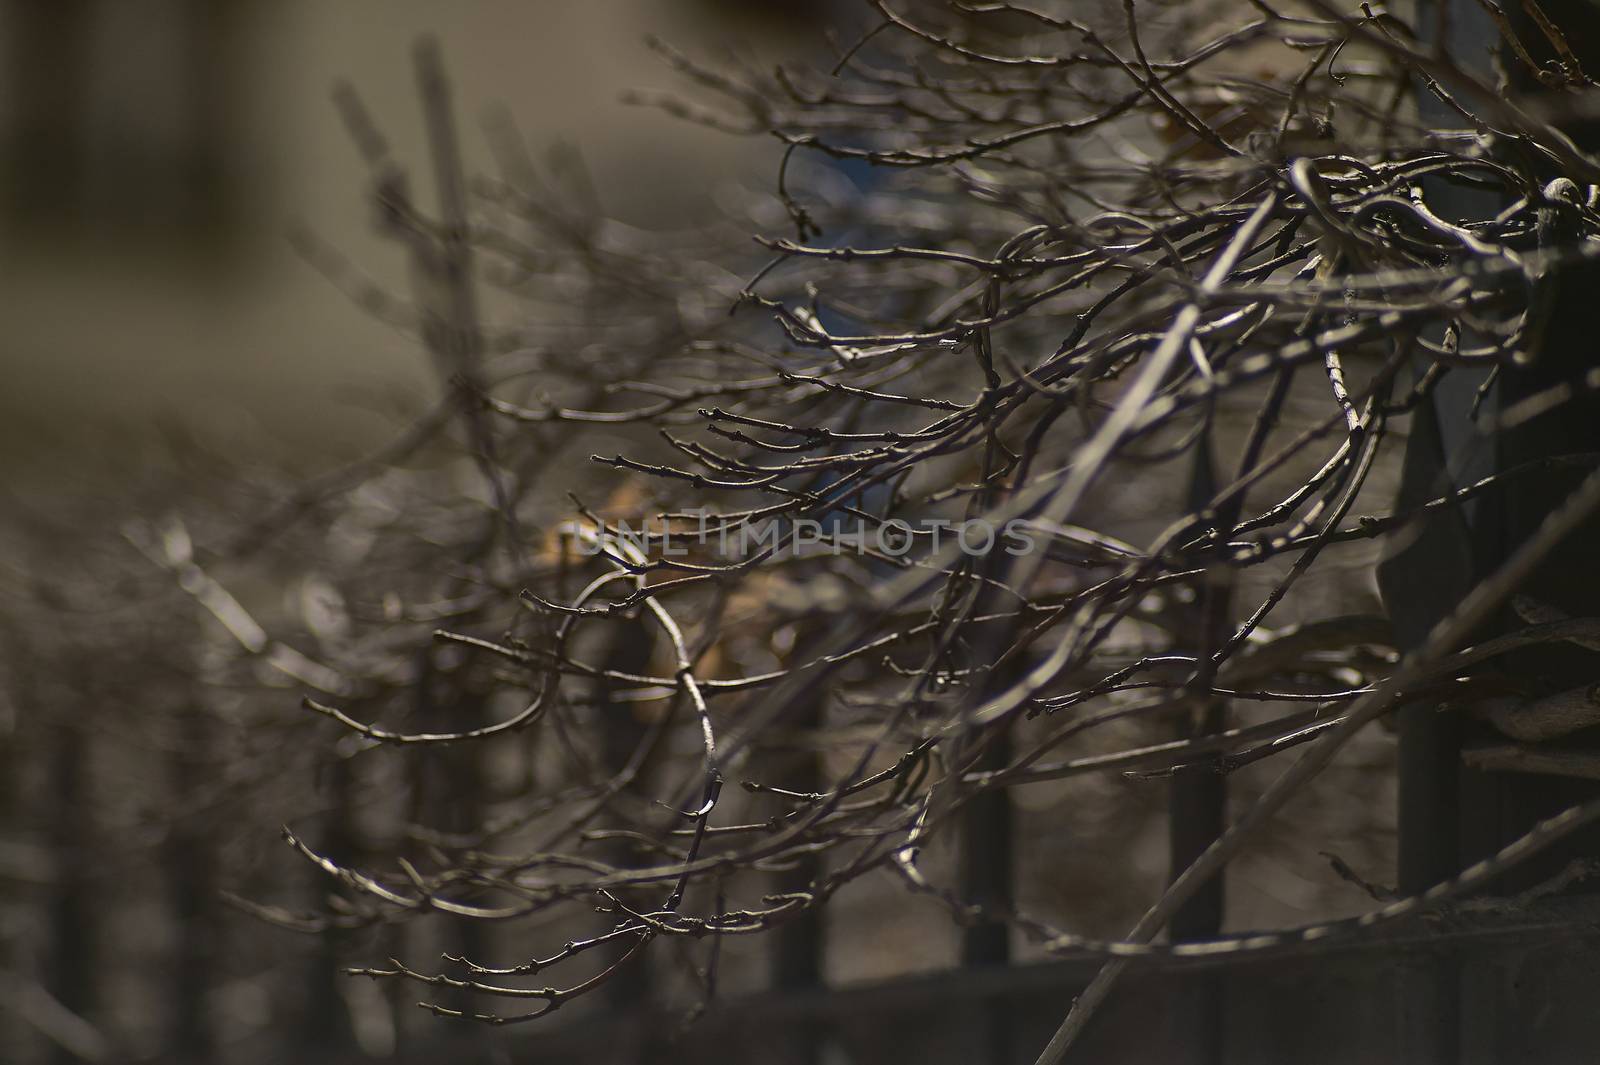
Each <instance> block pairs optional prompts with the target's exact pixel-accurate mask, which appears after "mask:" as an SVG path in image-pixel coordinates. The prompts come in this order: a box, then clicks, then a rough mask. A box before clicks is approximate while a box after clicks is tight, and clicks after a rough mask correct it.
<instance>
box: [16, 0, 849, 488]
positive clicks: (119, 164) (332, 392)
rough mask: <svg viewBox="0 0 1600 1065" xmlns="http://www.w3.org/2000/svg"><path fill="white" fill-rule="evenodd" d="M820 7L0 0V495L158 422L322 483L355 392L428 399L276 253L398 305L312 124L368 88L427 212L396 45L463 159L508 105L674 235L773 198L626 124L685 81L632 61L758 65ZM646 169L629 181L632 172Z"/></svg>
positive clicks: (610, 205)
mask: <svg viewBox="0 0 1600 1065" xmlns="http://www.w3.org/2000/svg"><path fill="white" fill-rule="evenodd" d="M820 10H821V5H807V4H803V3H782V2H777V0H768V2H766V3H762V2H760V0H754V2H747V3H737V4H736V3H727V2H723V0H450V2H448V3H446V2H442V0H433V2H429V0H339V2H337V3H332V2H328V0H0V62H3V63H4V68H3V70H0V75H3V76H0V85H3V86H4V90H5V91H4V92H3V93H0V182H3V184H0V293H3V295H0V314H3V316H4V322H3V325H0V367H3V369H4V371H5V374H4V378H3V381H4V384H3V385H0V479H3V480H4V481H6V482H9V483H11V484H13V485H23V486H27V485H29V484H32V485H34V486H36V487H37V486H38V485H39V484H42V483H48V484H55V483H58V482H57V479H59V478H60V477H62V476H63V475H64V474H70V475H71V476H72V477H75V478H83V477H87V478H91V479H93V478H94V476H95V474H96V472H97V471H99V470H103V469H104V468H105V462H106V460H107V459H108V458H109V457H110V456H112V455H126V454H127V453H129V451H130V449H136V448H137V445H138V443H139V442H140V441H142V440H144V439H147V438H149V437H150V436H151V434H152V433H154V432H157V431H159V430H160V427H161V426H162V425H164V424H165V425H169V426H170V425H176V424H182V425H185V426H187V427H189V429H191V430H192V431H194V432H196V433H198V434H199V436H200V437H201V439H202V440H205V441H206V442H207V443H208V445H209V446H211V447H215V448H220V449H221V450H222V451H223V452H224V453H230V454H240V455H257V454H268V455H274V456H283V457H290V458H298V459H302V460H304V461H306V462H307V463H308V464H314V465H322V464H325V463H326V462H330V461H334V460H336V459H338V458H342V457H347V456H350V455H352V454H355V453H357V452H358V451H360V450H361V449H362V448H364V447H366V446H370V445H371V444H372V443H373V442H375V441H377V440H380V439H382V438H383V437H384V434H386V433H387V432H388V431H389V428H390V426H389V424H388V422H387V421H386V420H385V419H384V418H382V417H380V416H377V415H375V414H374V413H372V412H371V411H370V410H369V409H367V407H366V406H365V405H364V404H363V402H362V401H361V398H360V397H361V396H362V395H363V394H365V395H369V396H370V395H371V394H372V393H374V392H376V391H379V390H382V389H390V390H392V389H393V388H394V387H395V386H396V384H399V385H400V386H402V387H405V388H408V389H413V390H418V391H420V390H423V389H426V388H427V387H428V384H427V381H426V378H425V373H424V366H425V360H424V359H423V358H422V355H421V353H420V352H419V351H418V350H417V349H416V348H415V346H414V345H412V344H411V343H410V342H409V341H408V340H407V339H405V338H404V337H402V336H400V335H399V334H398V333H396V332H395V331H394V330H392V329H390V328H389V327H387V326H385V325H383V324H381V323H379V322H377V321H375V320H373V319H372V318H370V317H368V316H366V315H365V314H363V313H362V312H361V311H360V310H358V309H357V308H355V307H353V306H352V305H351V304H350V302H349V301H348V300H347V299H346V298H345V297H344V296H342V295H341V294H340V293H339V292H337V291H336V290H335V289H334V287H333V286H331V285H330V284H329V283H328V282H327V281H326V280H324V279H323V278H322V277H320V276H319V275H318V274H317V273H316V271H314V270H313V269H312V268H311V267H310V266H309V265H307V264H306V263H305V262H304V261H303V260H301V259H300V258H299V257H298V256H297V255H296V253H295V252H294V251H293V250H292V249H291V247H290V244H289V242H288V240H287V239H286V237H285V234H286V232H287V230H288V228H289V227H290V226H291V224H294V223H304V224H305V225H306V226H308V227H309V228H310V229H311V230H313V231H314V232H315V233H316V234H318V235H319V236H320V237H322V238H324V239H326V240H327V241H329V242H331V243H332V244H333V245H334V246H336V247H337V248H338V249H340V250H341V251H342V252H343V253H344V254H345V255H347V256H348V257H349V258H350V259H351V260H352V261H353V262H354V263H355V264H357V265H358V266H359V267H360V268H361V269H362V270H364V271H366V272H368V273H370V274H371V275H372V276H373V277H375V278H376V279H378V280H379V281H380V282H382V283H383V284H384V285H386V286H388V287H389V288H390V289H392V290H393V291H394V292H396V293H398V294H401V295H404V293H405V289H404V271H403V268H402V260H401V256H400V254H399V251H398V249H396V248H394V247H392V246H388V245H386V244H384V243H383V242H382V241H381V240H380V239H379V238H377V237H376V236H374V235H373V234H372V233H371V231H370V228H369V211H368V210H367V206H366V203H365V201H364V200H363V195H364V192H365V183H364V172H363V169H362V167H361V165H360V162H359V159H358V157H357V154H356V152H355V150H354V148H353V146H352V145H351V143H350V142H349V139H348V138H347V137H346V135H345V133H344V131H343V129H342V128H341V125H340V122H339V119H338V116H337V114H336V113H335V111H334V109H333V107H332V106H331V104H330V103H329V93H330V89H331V87H332V85H333V84H334V82H335V81H336V80H337V79H341V78H343V79H348V80H349V81H351V82H352V83H353V84H354V85H355V86H356V87H357V89H358V90H359V91H360V92H361V94H362V95H363V97H364V98H365V100H366V101H367V104H368V106H369V107H370V108H371V110H372V111H373V112H374V114H375V115H376V117H377V119H378V121H379V123H380V124H381V126H382V128H383V131H384V132H385V133H386V135H387V136H388V137H389V138H390V139H391V141H392V142H393V144H394V145H395V148H396V153H397V155H398V157H399V158H400V159H401V160H402V161H404V162H406V163H408V164H411V165H413V166H414V167H415V178H414V184H413V187H414V188H415V189H416V191H417V193H418V195H419V199H420V200H421V202H423V203H429V202H431V194H430V191H429V188H428V183H427V174H428V170H427V166H426V160H425V158H424V157H423V156H422V155H421V150H420V149H421V131H420V126H419V122H418V109H417V103H416V93H415V90H414V85H413V76H412V68H411V61H410V50H411V45H412V43H413V41H414V40H415V39H416V37H417V36H418V35H419V34H421V33H424V32H436V33H437V34H438V35H439V37H440V38H441V40H442V43H443V45H444V50H445V54H446V57H447V60H448V62H449V65H450V70H451V74H452V76H453V79H454V81H455V87H456V101H457V111H458V116H459V119H460V122H461V125H462V129H463V140H464V142H465V148H466V151H467V153H468V157H469V162H470V163H472V164H477V165H479V166H481V167H483V168H486V167H487V165H488V159H487V153H486V151H485V149H484V143H483V138H482V136H481V135H480V130H479V127H478V122H477V119H478V118H479V117H480V116H481V114H482V112H483V110H484V108H485V107H486V106H488V105H490V104H493V103H495V102H503V103H504V104H506V105H507V106H508V107H509V109H510V111H511V112H512V114H513V115H514V116H515V117H516V118H517V120H518V122H519V123H520V125H521V126H522V128H523V130H524V133H525V134H526V136H527V138H528V140H529V142H530V144H531V145H532V147H533V148H534V150H535V152H538V151H540V150H541V148H542V147H543V146H545V145H548V144H549V143H550V142H552V141H553V140H556V139H563V140H567V141H570V142H572V143H574V144H576V145H577V146H578V147H579V148H580V149H581V150H582V152H583V153H584V155H585V157H586V158H587V160H588V162H589V165H590V167H591V169H592V170H593V172H594V174H595V179H596V183H597V185H598V187H599V189H600V191H601V194H602V197H603V199H604V200H605V203H606V207H607V209H608V210H610V211H612V212H614V213H616V214H618V215H620V216H622V217H623V218H625V219H627V220H629V221H632V222H635V223H640V224H649V223H650V222H651V221H652V220H672V221H680V220H681V218H682V216H683V215H684V214H685V213H686V212H692V211H693V210H694V209H695V205H696V204H697V203H701V202H702V201H703V199H704V198H705V197H706V195H707V194H708V192H709V191H710V190H711V189H712V188H713V186H714V185H715V184H716V183H718V182H724V181H729V180H736V179H739V178H741V177H747V176H749V177H758V178H760V177H767V176H769V175H770V174H771V173H772V166H771V162H772V160H773V159H774V157H775V153H774V152H773V151H772V148H771V145H770V144H769V143H767V142H765V141H761V140H759V139H757V140H739V139H736V138H732V137H727V136H723V135H718V134H713V133H710V132H707V131H704V130H701V129H698V128H694V127H690V126H688V125H686V124H685V123H683V122H680V121H678V120H675V119H671V118H668V117H666V116H664V115H662V114H660V113H659V112H656V111H653V110H649V109H644V108H639V107H632V106H628V105H626V104H624V103H623V102H622V101H621V99H620V97H621V94H622V92H623V91H624V90H625V89H629V88H672V87H681V86H682V85H683V82H682V79H680V78H679V77H678V76H677V75H675V74H674V73H673V72H672V71H671V70H670V69H668V68H667V66H666V64H665V63H663V62H662V61H661V59H660V58H659V57H658V56H656V55H655V54H653V53H652V52H650V51H649V50H648V49H647V48H646V47H645V46H644V44H643V38H644V35H645V34H647V33H653V34H657V35H659V36H661V37H663V38H665V39H667V40H669V41H672V42H673V43H675V44H677V45H679V46H680V47H683V48H685V49H686V50H688V51H690V52H691V53H694V54H699V55H712V56H715V55H716V54H717V53H718V51H719V50H720V49H723V48H727V47H732V48H734V49H735V50H737V51H739V52H740V53H741V54H744V55H746V56H747V57H748V56H757V57H759V60H758V61H760V62H768V63H770V62H771V60H772V59H773V58H774V56H775V55H781V54H783V53H784V51H785V50H786V49H790V50H792V49H793V48H794V47H796V46H800V47H814V46H815V45H816V44H818V43H820V41H821V35H820V32H819V31H818V29H817V27H816V26H815V25H814V23H815V22H816V14H817V12H818V11H820ZM643 175H648V180H645V179H644V178H643V177H642V176H643Z"/></svg>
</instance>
